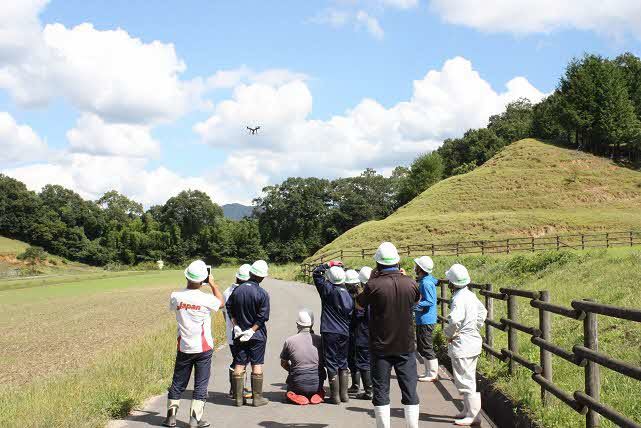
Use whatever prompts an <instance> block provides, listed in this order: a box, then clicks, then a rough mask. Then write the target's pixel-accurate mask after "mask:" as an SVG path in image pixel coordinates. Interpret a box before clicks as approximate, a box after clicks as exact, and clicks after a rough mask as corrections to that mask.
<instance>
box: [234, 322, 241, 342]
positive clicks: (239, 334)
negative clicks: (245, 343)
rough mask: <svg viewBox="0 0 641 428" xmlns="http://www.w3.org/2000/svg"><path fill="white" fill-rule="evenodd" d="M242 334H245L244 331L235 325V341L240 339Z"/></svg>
mask: <svg viewBox="0 0 641 428" xmlns="http://www.w3.org/2000/svg"><path fill="white" fill-rule="evenodd" d="M242 334H243V329H241V328H240V327H238V326H237V325H235V326H234V339H238V338H239V337H240V336H241V335H242Z"/></svg>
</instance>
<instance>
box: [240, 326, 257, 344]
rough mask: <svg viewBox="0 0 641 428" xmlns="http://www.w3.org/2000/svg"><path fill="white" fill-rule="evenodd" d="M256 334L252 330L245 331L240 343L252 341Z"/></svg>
mask: <svg viewBox="0 0 641 428" xmlns="http://www.w3.org/2000/svg"><path fill="white" fill-rule="evenodd" d="M254 333H255V331H254V330H252V329H251V328H250V329H249V330H245V331H243V335H242V336H240V341H241V342H247V341H248V340H249V339H251V338H252V336H253V335H254Z"/></svg>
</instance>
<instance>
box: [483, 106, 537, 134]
mask: <svg viewBox="0 0 641 428" xmlns="http://www.w3.org/2000/svg"><path fill="white" fill-rule="evenodd" d="M532 119H533V107H532V103H531V102H530V100H528V99H527V98H519V99H518V100H516V101H512V102H511V103H509V104H508V105H507V106H506V107H505V110H504V111H503V113H501V114H496V115H493V116H490V121H489V124H488V126H487V129H489V130H491V131H494V134H495V135H496V136H497V137H498V138H500V139H501V140H503V142H504V143H505V144H510V143H513V142H515V141H518V140H522V139H523V138H527V137H531V136H532Z"/></svg>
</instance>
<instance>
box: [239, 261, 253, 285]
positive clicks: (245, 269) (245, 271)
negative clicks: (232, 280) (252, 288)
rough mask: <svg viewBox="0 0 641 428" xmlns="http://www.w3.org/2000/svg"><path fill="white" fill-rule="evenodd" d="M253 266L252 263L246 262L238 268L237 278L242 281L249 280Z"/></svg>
mask: <svg viewBox="0 0 641 428" xmlns="http://www.w3.org/2000/svg"><path fill="white" fill-rule="evenodd" d="M251 268H252V266H251V265H250V264H247V263H245V264H244V265H242V266H241V267H239V268H238V271H237V272H236V278H238V279H240V280H241V281H247V280H248V279H249V270H250V269H251Z"/></svg>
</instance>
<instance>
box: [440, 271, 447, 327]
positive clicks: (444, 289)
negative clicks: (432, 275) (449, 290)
mask: <svg viewBox="0 0 641 428" xmlns="http://www.w3.org/2000/svg"><path fill="white" fill-rule="evenodd" d="M446 286H447V283H446V282H441V299H442V300H441V316H442V317H443V318H446V316H445V298H446V297H447V294H446V288H445V287H446ZM441 328H442V329H443V328H445V321H443V320H441Z"/></svg>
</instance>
